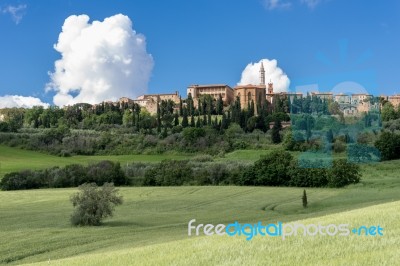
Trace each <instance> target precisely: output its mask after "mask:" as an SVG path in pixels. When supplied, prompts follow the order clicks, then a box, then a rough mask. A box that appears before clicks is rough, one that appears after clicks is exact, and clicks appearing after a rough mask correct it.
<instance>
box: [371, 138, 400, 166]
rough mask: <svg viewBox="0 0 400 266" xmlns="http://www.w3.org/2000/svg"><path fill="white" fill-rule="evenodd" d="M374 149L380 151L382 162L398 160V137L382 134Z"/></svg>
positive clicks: (399, 150) (399, 147)
mask: <svg viewBox="0 0 400 266" xmlns="http://www.w3.org/2000/svg"><path fill="white" fill-rule="evenodd" d="M375 147H376V148H377V149H378V150H379V151H380V153H381V156H382V160H394V159H398V158H400V135H397V134H395V133H390V132H382V134H381V135H380V136H379V138H378V140H377V141H376V142H375Z"/></svg>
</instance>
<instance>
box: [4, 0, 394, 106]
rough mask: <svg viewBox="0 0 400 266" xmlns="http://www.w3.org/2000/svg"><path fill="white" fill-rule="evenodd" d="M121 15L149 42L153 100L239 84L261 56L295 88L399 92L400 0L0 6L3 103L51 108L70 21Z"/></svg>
mask: <svg viewBox="0 0 400 266" xmlns="http://www.w3.org/2000/svg"><path fill="white" fill-rule="evenodd" d="M10 7H14V9H12V8H11V9H10ZM18 7H20V8H19V9H15V8H18ZM118 13H122V14H124V15H127V16H128V17H129V18H130V19H131V20H132V22H133V28H134V30H135V31H136V32H137V33H141V34H143V35H144V36H145V37H146V41H147V52H148V53H149V54H151V55H152V57H153V60H154V67H153V69H152V72H151V78H150V81H149V83H148V87H149V90H148V91H149V92H151V93H157V92H160V93H162V92H172V91H175V90H178V91H180V92H181V93H182V94H183V95H186V87H187V86H188V85H189V84H207V83H226V84H229V85H231V86H234V85H235V84H237V82H239V81H240V77H241V73H242V71H243V70H244V68H245V67H246V65H247V64H249V63H251V62H258V61H259V60H261V59H262V58H268V59H276V60H277V61H278V66H279V67H280V68H281V69H282V70H283V71H284V72H285V73H286V74H287V75H288V77H289V78H290V80H291V87H290V88H291V89H294V87H295V86H297V85H302V84H303V83H304V84H311V83H316V84H319V87H320V90H325V91H328V90H331V89H332V88H331V86H332V84H336V83H339V82H342V81H349V80H350V81H355V82H359V83H363V82H364V83H365V87H366V88H367V89H368V91H369V92H372V93H374V94H394V93H400V75H399V67H398V64H399V63H400V53H398V52H397V50H398V49H399V48H398V47H400V16H399V14H400V1H395V0H393V1H392V0H387V1H361V0H352V1H345V0H325V1H324V0H320V1H318V0H279V1H277V0H272V1H265V0H242V1H241V0H237V1H228V0H201V1H200V0H192V1H184V0H176V1H161V0H160V1H155V0H149V1H144V0H142V1H122V0H119V1H111V0H110V1H104V0H99V1H85V0H79V1H78V0H75V1H74V0H69V1H67V0H66V1H63V0H59V1H50V0H42V1H24V0H18V1H11V0H10V1H8V0H0V36H2V37H1V41H0V58H1V60H0V73H1V75H0V77H1V78H0V96H4V95H23V96H34V97H38V98H40V99H42V100H43V101H45V102H48V103H52V101H53V96H54V94H55V93H54V91H50V92H47V93H46V92H45V86H46V83H48V82H49V81H50V78H49V75H48V72H49V71H54V62H55V61H56V60H57V59H60V57H61V56H60V53H58V52H57V51H56V50H55V49H54V48H53V45H54V44H55V43H57V40H58V35H59V34H60V32H61V27H62V25H63V23H64V20H65V19H66V18H67V17H68V16H70V15H80V14H87V15H88V16H89V17H90V19H91V21H92V20H100V21H102V20H103V19H104V18H106V17H110V16H112V15H115V14H118ZM353 74H354V75H353Z"/></svg>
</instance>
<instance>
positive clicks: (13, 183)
mask: <svg viewBox="0 0 400 266" xmlns="http://www.w3.org/2000/svg"><path fill="white" fill-rule="evenodd" d="M86 182H95V183H96V184H98V185H103V184H104V183H107V182H113V183H114V184H116V185H119V186H120V185H129V179H128V178H127V177H126V176H125V173H124V172H123V171H122V169H121V165H120V163H118V162H116V163H114V162H111V161H101V162H99V163H96V164H91V165H89V166H86V167H85V166H82V165H79V164H71V165H67V166H65V167H64V168H59V167H53V168H50V169H46V170H36V171H27V170H24V171H20V172H12V173H8V174H6V175H5V176H4V177H3V179H2V180H1V181H0V187H1V189H3V190H18V189H35V188H50V187H53V188H62V187H74V186H78V185H81V184H83V183H86Z"/></svg>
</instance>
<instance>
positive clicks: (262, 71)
mask: <svg viewBox="0 0 400 266" xmlns="http://www.w3.org/2000/svg"><path fill="white" fill-rule="evenodd" d="M260 85H265V70H264V64H263V62H262V60H261V66H260Z"/></svg>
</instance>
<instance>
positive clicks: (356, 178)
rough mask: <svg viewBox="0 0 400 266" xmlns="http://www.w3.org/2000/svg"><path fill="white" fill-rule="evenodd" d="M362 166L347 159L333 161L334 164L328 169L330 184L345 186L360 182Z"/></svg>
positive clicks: (331, 185) (332, 185)
mask: <svg viewBox="0 0 400 266" xmlns="http://www.w3.org/2000/svg"><path fill="white" fill-rule="evenodd" d="M359 171H360V167H359V166H358V165H356V164H354V163H350V162H347V161H346V160H345V159H339V160H334V161H333V166H332V168H331V169H329V171H328V186H330V187H344V186H347V185H349V184H356V183H358V182H360V176H361V175H360V172H359Z"/></svg>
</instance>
